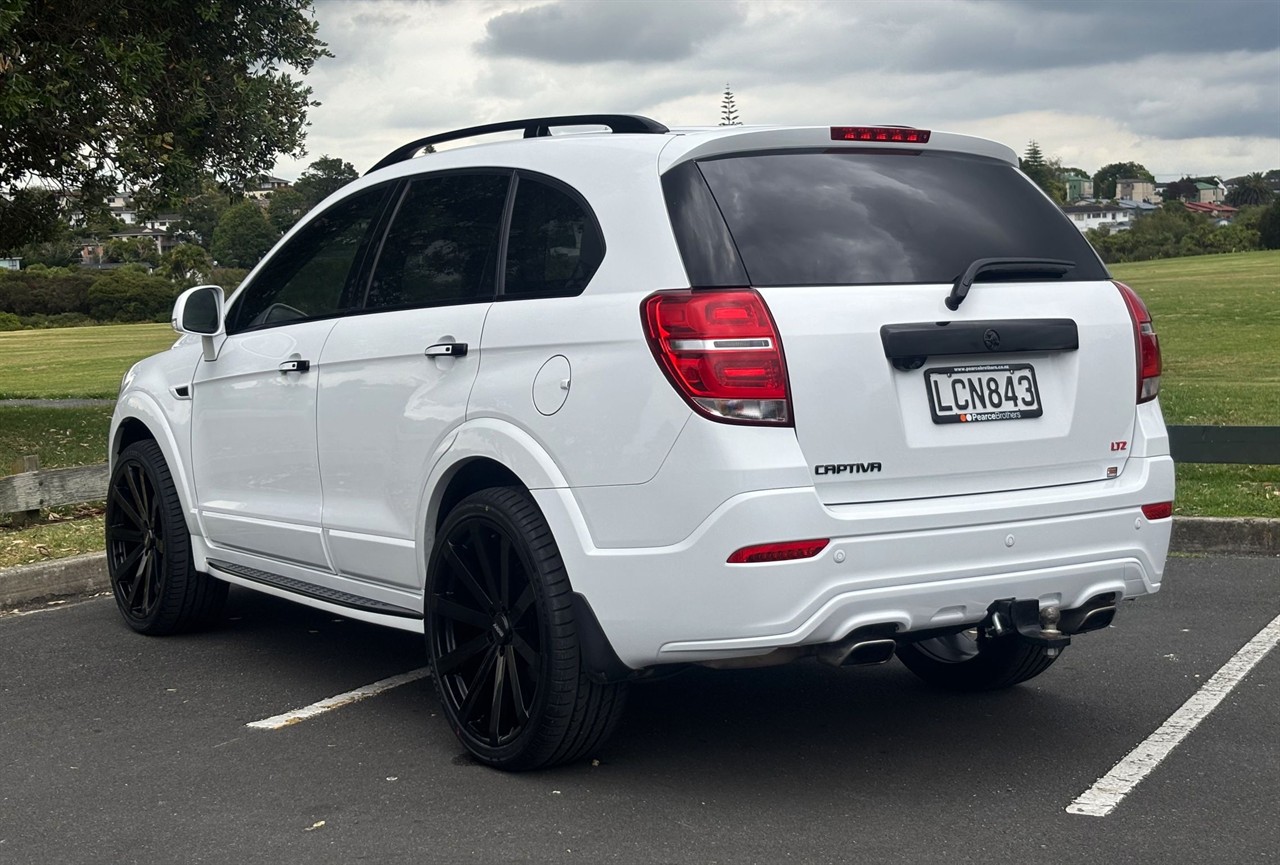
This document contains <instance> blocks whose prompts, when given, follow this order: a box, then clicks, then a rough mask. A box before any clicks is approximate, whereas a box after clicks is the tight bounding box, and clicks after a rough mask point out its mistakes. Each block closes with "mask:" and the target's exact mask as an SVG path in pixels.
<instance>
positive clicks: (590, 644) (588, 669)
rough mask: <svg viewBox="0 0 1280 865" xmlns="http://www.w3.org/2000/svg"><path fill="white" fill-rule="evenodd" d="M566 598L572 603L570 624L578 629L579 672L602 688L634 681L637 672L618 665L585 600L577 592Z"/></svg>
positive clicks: (618, 661)
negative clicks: (598, 683) (602, 684)
mask: <svg viewBox="0 0 1280 865" xmlns="http://www.w3.org/2000/svg"><path fill="white" fill-rule="evenodd" d="M569 597H570V599H571V601H572V603H573V621H574V624H575V625H577V628H578V653H579V656H580V658H581V661H582V669H583V671H584V672H585V673H586V674H587V675H588V676H590V677H591V679H592V680H593V681H596V682H600V683H604V684H607V683H610V682H622V681H625V680H627V679H633V678H635V677H636V676H637V675H638V674H639V671H638V670H633V669H632V668H631V667H628V666H627V665H626V664H624V663H622V659H621V658H619V657H618V653H617V652H615V651H614V650H613V645H612V644H611V643H610V642H609V638H608V637H606V636H605V633H604V628H602V627H600V620H599V619H597V618H596V613H595V610H593V609H591V604H590V603H589V602H588V601H587V599H586V598H584V597H583V596H582V595H580V594H578V593H577V592H571V593H570V594H569Z"/></svg>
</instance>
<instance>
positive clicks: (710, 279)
mask: <svg viewBox="0 0 1280 865" xmlns="http://www.w3.org/2000/svg"><path fill="white" fill-rule="evenodd" d="M662 195H663V198H665V199H666V202H667V215H668V217H669V218H670V219H671V229H672V231H673V232H674V233H675V237H676V246H677V247H678V248H679V249H680V258H681V259H682V260H683V262H684V270H685V274H686V275H687V276H688V277H689V285H691V286H695V287H697V288H736V287H739V286H747V285H750V284H751V282H750V280H749V279H748V278H747V268H746V266H745V265H743V263H742V256H741V255H740V254H739V253H738V246H737V243H735V241H734V239H733V235H732V234H731V233H730V232H729V226H728V225H727V224H726V223H725V221H724V216H723V214H721V212H720V205H718V204H717V203H716V200H715V197H714V196H713V195H712V194H711V187H709V186H707V181H706V179H705V178H704V177H703V176H702V171H701V169H699V168H698V165H697V163H696V162H684V163H681V164H680V165H677V166H676V167H675V168H672V169H671V170H670V171H668V172H667V173H666V174H664V175H662Z"/></svg>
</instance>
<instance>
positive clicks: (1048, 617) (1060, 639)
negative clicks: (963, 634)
mask: <svg viewBox="0 0 1280 865" xmlns="http://www.w3.org/2000/svg"><path fill="white" fill-rule="evenodd" d="M1061 618H1062V612H1061V611H1060V610H1059V609H1058V608H1057V607H1045V608H1044V609H1043V610H1041V609H1040V602H1039V601H1037V600H1035V599H1034V598H1029V599H1026V600H1021V601H1020V600H1017V599H1016V598H1005V599H1004V600H1000V601H996V602H995V603H994V604H992V605H991V606H990V607H987V618H986V621H985V622H984V623H983V625H982V627H983V628H984V630H985V633H986V635H987V636H988V637H993V638H994V637H1004V636H1010V637H1014V638H1016V639H1019V640H1022V641H1024V642H1027V643H1033V644H1035V645H1037V646H1040V647H1041V648H1042V649H1044V653H1045V656H1046V657H1049V658H1056V657H1057V656H1058V654H1059V653H1060V652H1061V651H1062V650H1063V649H1065V648H1066V647H1067V646H1069V645H1071V638H1070V637H1068V636H1067V635H1066V634H1064V633H1062V631H1060V630H1058V622H1059V621H1060V620H1061Z"/></svg>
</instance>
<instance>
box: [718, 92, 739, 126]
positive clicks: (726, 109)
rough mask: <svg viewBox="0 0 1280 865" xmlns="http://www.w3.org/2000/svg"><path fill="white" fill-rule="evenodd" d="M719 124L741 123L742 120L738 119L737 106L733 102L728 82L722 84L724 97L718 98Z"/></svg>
mask: <svg viewBox="0 0 1280 865" xmlns="http://www.w3.org/2000/svg"><path fill="white" fill-rule="evenodd" d="M720 125H721V126H741V125H742V121H741V120H739V119H738V106H737V104H736V103H735V102H734V99H733V91H732V90H730V89H729V85H728V84H726V85H725V86H724V98H723V99H721V100H720Z"/></svg>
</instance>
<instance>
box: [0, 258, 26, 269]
mask: <svg viewBox="0 0 1280 865" xmlns="http://www.w3.org/2000/svg"><path fill="white" fill-rule="evenodd" d="M21 269H22V259H21V258H0V270H21Z"/></svg>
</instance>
